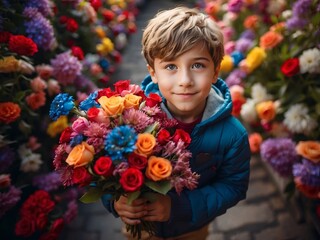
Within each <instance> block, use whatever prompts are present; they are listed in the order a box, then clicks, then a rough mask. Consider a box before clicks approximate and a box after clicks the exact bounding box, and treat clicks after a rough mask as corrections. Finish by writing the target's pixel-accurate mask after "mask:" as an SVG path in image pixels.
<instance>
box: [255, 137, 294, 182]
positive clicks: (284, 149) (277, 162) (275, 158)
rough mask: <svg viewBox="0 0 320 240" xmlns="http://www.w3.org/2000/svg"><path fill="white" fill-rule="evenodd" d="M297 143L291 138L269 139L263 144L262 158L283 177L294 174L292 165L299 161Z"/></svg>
mask: <svg viewBox="0 0 320 240" xmlns="http://www.w3.org/2000/svg"><path fill="white" fill-rule="evenodd" d="M295 146H296V145H295V143H294V142H293V141H292V140H291V139H289V138H269V139H267V140H266V141H264V142H263V143H262V144H261V150H260V154H261V158H262V159H263V160H264V161H267V162H268V163H269V164H270V165H271V167H272V168H273V169H274V170H275V171H276V172H278V173H279V175H281V176H283V177H287V176H290V175H291V174H292V165H293V164H294V163H296V162H297V161H298V159H299V157H298V155H297V153H296V151H295Z"/></svg>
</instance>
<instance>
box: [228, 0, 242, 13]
mask: <svg viewBox="0 0 320 240" xmlns="http://www.w3.org/2000/svg"><path fill="white" fill-rule="evenodd" d="M242 5H243V2H242V0H230V1H229V2H228V11H230V12H233V13H239V12H240V10H241V8H242Z"/></svg>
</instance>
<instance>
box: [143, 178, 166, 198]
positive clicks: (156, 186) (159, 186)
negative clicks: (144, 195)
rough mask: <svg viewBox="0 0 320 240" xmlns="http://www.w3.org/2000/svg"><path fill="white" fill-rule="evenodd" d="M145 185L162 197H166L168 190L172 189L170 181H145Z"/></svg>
mask: <svg viewBox="0 0 320 240" xmlns="http://www.w3.org/2000/svg"><path fill="white" fill-rule="evenodd" d="M145 185H146V186H147V187H149V188H150V189H152V190H154V191H155V192H158V193H161V194H163V195H166V194H167V192H169V190H170V189H171V188H172V186H171V183H170V181H159V182H152V181H146V182H145Z"/></svg>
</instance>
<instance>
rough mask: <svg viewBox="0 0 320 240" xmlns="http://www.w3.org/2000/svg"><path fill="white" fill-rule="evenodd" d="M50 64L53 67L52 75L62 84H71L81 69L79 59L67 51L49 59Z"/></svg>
mask: <svg viewBox="0 0 320 240" xmlns="http://www.w3.org/2000/svg"><path fill="white" fill-rule="evenodd" d="M51 66H52V67H53V76H54V77H55V78H56V79H57V81H58V82H59V83H61V84H62V85H63V86H67V85H71V84H73V83H74V80H75V78H76V77H77V76H78V75H80V73H81V70H82V65H81V63H80V62H79V60H78V59H77V58H76V57H74V56H72V55H71V54H70V53H69V52H64V53H60V54H58V55H57V56H56V57H55V58H54V59H52V60H51Z"/></svg>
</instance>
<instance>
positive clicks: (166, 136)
mask: <svg viewBox="0 0 320 240" xmlns="http://www.w3.org/2000/svg"><path fill="white" fill-rule="evenodd" d="M169 140H170V133H169V131H168V130H166V129H164V128H162V129H160V131H159V132H158V135H157V141H158V142H159V143H160V144H165V143H167V142H168V141H169Z"/></svg>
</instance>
